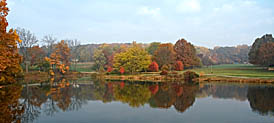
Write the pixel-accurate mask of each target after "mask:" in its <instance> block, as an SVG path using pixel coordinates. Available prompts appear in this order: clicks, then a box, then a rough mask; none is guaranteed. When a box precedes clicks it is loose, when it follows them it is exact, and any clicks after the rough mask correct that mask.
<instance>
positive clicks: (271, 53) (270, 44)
mask: <svg viewBox="0 0 274 123" xmlns="http://www.w3.org/2000/svg"><path fill="white" fill-rule="evenodd" d="M248 56H249V62H250V63H251V64H255V65H261V66H268V67H273V66H274V38H273V37H272V35H271V34H266V35H264V36H263V37H261V38H257V39H256V40H255V42H254V43H253V45H252V47H251V49H250V52H249V54H248Z"/></svg>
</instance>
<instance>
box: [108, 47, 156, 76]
mask: <svg viewBox="0 0 274 123" xmlns="http://www.w3.org/2000/svg"><path fill="white" fill-rule="evenodd" d="M150 62H151V59H150V56H149V54H148V52H147V51H145V50H144V49H143V48H142V47H140V46H138V45H137V44H133V45H132V46H131V47H130V48H128V49H127V50H126V51H125V52H121V53H117V54H116V55H115V56H114V65H113V66H114V68H115V69H116V70H119V68H120V67H124V69H125V72H129V73H131V74H133V73H136V72H141V71H143V70H147V68H148V66H149V64H150Z"/></svg>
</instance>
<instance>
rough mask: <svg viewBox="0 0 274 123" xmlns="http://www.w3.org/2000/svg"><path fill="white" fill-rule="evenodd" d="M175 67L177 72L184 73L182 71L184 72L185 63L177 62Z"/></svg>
mask: <svg viewBox="0 0 274 123" xmlns="http://www.w3.org/2000/svg"><path fill="white" fill-rule="evenodd" d="M174 67H175V70H176V71H182V70H184V65H183V63H182V62H181V61H177V62H176V64H175V66H174Z"/></svg>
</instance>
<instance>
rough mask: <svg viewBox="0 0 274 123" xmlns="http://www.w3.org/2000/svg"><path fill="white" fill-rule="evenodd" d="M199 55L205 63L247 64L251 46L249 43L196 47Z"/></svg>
mask: <svg viewBox="0 0 274 123" xmlns="http://www.w3.org/2000/svg"><path fill="white" fill-rule="evenodd" d="M196 50H197V55H198V57H199V58H200V59H201V61H202V63H203V65H206V66H208V65H215V64H235V63H239V64H245V63H248V52H249V50H250V47H249V46H247V45H238V46H236V47H214V48H213V49H208V48H205V47H196Z"/></svg>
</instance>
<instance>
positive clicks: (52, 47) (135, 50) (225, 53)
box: [0, 0, 274, 83]
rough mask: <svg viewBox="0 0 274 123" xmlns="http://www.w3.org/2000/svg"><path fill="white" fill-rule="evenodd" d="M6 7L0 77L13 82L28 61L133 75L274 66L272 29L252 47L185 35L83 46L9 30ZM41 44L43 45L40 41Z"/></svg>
mask: <svg viewBox="0 0 274 123" xmlns="http://www.w3.org/2000/svg"><path fill="white" fill-rule="evenodd" d="M8 12H9V9H8V8H7V3H6V0H2V1H1V2H0V21H1V23H0V41H1V42H0V54H1V55H0V75H1V77H0V82H6V83H12V82H14V81H15V78H18V77H20V76H22V74H21V73H22V68H25V69H24V70H25V71H26V72H27V71H28V67H29V66H34V67H36V68H38V70H40V71H47V72H49V73H50V74H51V75H54V74H56V73H58V74H65V73H67V72H68V71H69V69H70V66H71V63H73V64H74V65H75V66H76V64H77V62H94V66H93V69H94V70H97V71H99V70H101V71H105V70H107V72H109V73H111V72H115V73H120V74H124V73H130V74H135V73H139V72H143V71H151V72H157V71H159V70H161V71H162V74H166V73H167V71H170V70H177V71H181V70H183V69H189V68H193V67H201V66H202V65H207V66H208V65H213V64H233V63H248V62H249V63H251V64H255V65H260V66H267V67H273V66H274V51H273V50H274V43H273V42H274V39H273V37H272V35H271V34H267V35H264V36H263V37H261V38H258V39H256V40H255V42H254V43H253V45H252V46H251V47H249V46H247V45H240V46H237V47H215V48H214V49H208V48H204V47H197V46H196V47H195V46H194V45H193V44H191V43H189V42H187V41H186V40H185V39H179V40H178V41H177V42H176V43H175V44H172V43H160V42H153V43H150V44H142V43H136V42H133V43H113V44H88V45H81V44H80V41H78V40H77V39H75V40H70V39H67V40H61V41H57V38H55V37H53V36H51V35H46V36H44V37H43V38H42V39H41V40H38V38H37V37H36V36H35V34H34V33H32V32H31V31H29V30H27V29H24V28H17V29H16V30H15V29H9V30H8V29H7V27H8V22H7V19H6V16H7V15H8ZM39 44H43V45H41V46H40V45H39Z"/></svg>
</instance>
